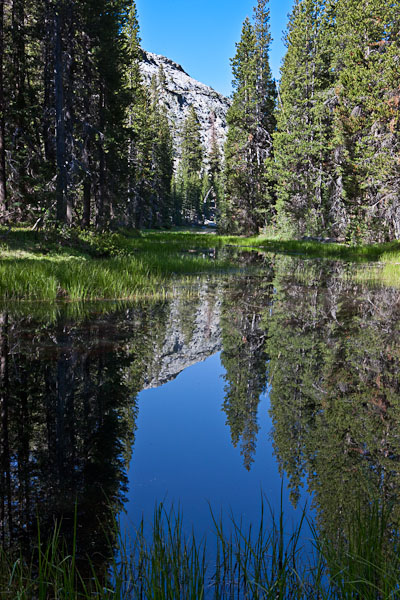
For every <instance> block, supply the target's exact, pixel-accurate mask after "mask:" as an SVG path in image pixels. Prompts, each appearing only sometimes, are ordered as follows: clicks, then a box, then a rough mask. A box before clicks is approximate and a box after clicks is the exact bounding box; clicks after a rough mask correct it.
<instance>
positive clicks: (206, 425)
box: [0, 257, 400, 556]
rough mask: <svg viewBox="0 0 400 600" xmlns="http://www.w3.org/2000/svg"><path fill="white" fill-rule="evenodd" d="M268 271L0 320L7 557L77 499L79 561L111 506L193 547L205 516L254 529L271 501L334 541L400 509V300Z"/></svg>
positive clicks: (342, 270)
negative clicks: (177, 514) (350, 527)
mask: <svg viewBox="0 0 400 600" xmlns="http://www.w3.org/2000/svg"><path fill="white" fill-rule="evenodd" d="M252 260H254V259H252ZM260 261H261V262H260V264H259V265H258V268H257V270H254V268H251V269H249V271H248V272H246V269H245V268H244V269H242V271H241V272H240V273H239V274H236V275H234V276H233V275H232V276H227V275H224V276H222V275H221V276H219V277H218V276H214V277H213V278H212V279H203V278H201V279H199V280H198V282H197V284H196V290H195V291H194V290H193V289H191V291H190V294H188V290H187V289H186V288H185V287H183V286H182V287H180V286H179V285H176V289H175V292H174V295H173V298H172V299H170V300H168V301H165V302H158V303H150V302H149V303H147V304H143V303H142V304H135V305H114V304H106V303H103V304H101V305H96V306H95V305H92V306H90V305H85V306H74V305H69V306H64V307H58V308H57V307H46V306H44V305H40V306H38V305H22V304H21V305H13V306H3V307H2V308H1V312H0V354H1V362H0V378H1V381H0V383H1V396H0V406H1V415H0V418H1V448H0V453H1V454H0V460H1V463H0V464H1V467H0V468H1V481H0V484H1V505H0V535H1V539H2V544H3V545H4V546H5V547H10V546H11V547H12V546H14V545H19V546H22V547H23V548H25V549H26V550H27V551H29V548H30V543H31V540H32V539H33V538H34V535H35V531H36V528H37V519H39V521H40V525H41V527H42V529H43V530H44V531H45V530H46V529H47V530H50V529H51V527H52V524H53V522H54V520H55V519H60V517H62V518H63V528H64V529H65V532H66V535H68V531H71V529H72V528H71V522H72V521H73V518H74V511H75V505H76V506H77V513H78V525H79V535H78V542H79V545H80V546H79V552H80V553H81V554H82V555H85V554H87V553H89V555H92V556H94V555H96V556H100V555H102V554H103V555H106V547H107V539H106V538H107V535H106V530H107V523H108V521H109V516H108V515H109V513H108V506H109V505H110V504H111V505H112V506H113V508H114V510H115V511H117V512H118V511H122V509H123V512H122V513H121V514H123V516H122V519H121V523H122V526H123V527H125V528H128V529H129V528H131V529H132V530H134V528H135V526H137V524H138V523H139V521H140V519H141V517H142V516H144V518H145V521H148V522H149V521H151V518H152V515H153V510H154V506H155V505H156V503H157V502H160V501H164V502H165V503H166V504H168V505H172V504H173V505H174V506H175V507H179V508H180V509H181V510H182V512H183V516H184V520H185V522H186V523H187V526H188V528H189V529H190V528H191V527H192V526H194V528H195V530H196V532H197V533H198V534H199V536H200V537H201V536H203V535H205V534H207V533H209V531H210V529H211V519H210V507H211V508H212V510H213V511H214V512H215V514H219V512H220V511H221V509H222V510H223V511H224V512H225V514H226V513H229V512H230V511H231V514H232V515H233V516H234V517H235V518H236V519H237V520H240V519H243V521H244V522H245V523H250V522H251V521H253V520H255V519H256V518H257V517H258V514H259V509H260V498H261V496H262V495H264V497H265V498H266V499H267V500H268V502H269V504H270V507H271V510H272V511H275V512H279V510H280V505H281V502H282V503H283V509H284V514H285V519H286V521H287V522H290V523H296V522H297V521H298V520H299V518H300V514H301V511H302V509H303V507H304V506H307V511H308V515H309V516H310V517H312V518H313V519H314V520H315V523H316V525H317V527H318V529H319V530H320V531H323V532H324V533H325V534H326V535H329V536H333V537H334V536H335V535H337V532H338V531H339V529H340V528H342V527H344V524H345V523H346V520H351V519H352V518H353V516H354V511H355V510H358V509H359V507H360V505H363V503H368V502H369V501H370V500H371V498H375V497H376V498H379V500H380V501H381V502H384V503H390V502H392V501H393V500H396V499H397V498H398V486H399V482H400V477H399V473H400V469H399V464H400V463H399V460H400V436H399V431H400V427H399V425H400V401H399V388H400V381H399V372H400V371H399V358H400V343H399V328H400V325H399V323H400V321H399V316H400V293H399V292H398V291H397V290H395V289H392V288H385V287H379V288H370V287H366V286H365V285H361V284H358V283H356V282H355V281H354V279H353V278H352V277H351V274H349V270H350V267H348V266H346V265H344V264H341V263H333V262H323V261H302V260H300V259H298V258H290V257H269V258H267V257H261V258H260ZM398 506H399V504H398V503H396V506H395V508H394V511H393V519H394V520H395V521H396V523H397V520H398V517H399V509H398ZM110 525H111V523H110ZM305 547H307V543H306V541H305Z"/></svg>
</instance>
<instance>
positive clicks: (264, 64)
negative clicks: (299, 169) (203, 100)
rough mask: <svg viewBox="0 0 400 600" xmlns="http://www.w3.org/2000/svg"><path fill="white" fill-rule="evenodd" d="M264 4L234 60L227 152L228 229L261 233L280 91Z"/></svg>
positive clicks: (247, 26)
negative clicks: (272, 67)
mask: <svg viewBox="0 0 400 600" xmlns="http://www.w3.org/2000/svg"><path fill="white" fill-rule="evenodd" d="M267 6H268V3H267V1H266V0H259V2H258V4H257V7H256V9H255V19H254V26H253V24H252V23H251V22H250V19H248V18H247V19H246V20H245V22H244V24H243V29H242V36H241V40H240V42H239V43H238V44H237V45H236V55H235V57H234V58H233V59H232V71H233V77H234V79H233V88H234V94H233V101H232V105H231V107H230V109H229V111H228V114H227V121H228V125H229V130H228V137H227V142H226V146H225V179H226V186H225V197H226V206H225V210H224V211H223V212H225V215H226V218H225V222H223V223H222V224H221V225H222V228H224V229H227V230H230V231H233V232H240V233H256V232H257V231H258V229H259V227H260V226H262V225H264V224H265V223H266V222H267V221H268V220H269V213H270V210H271V209H270V204H271V199H272V198H271V185H270V182H269V181H268V178H267V169H266V161H267V159H269V158H270V157H271V156H272V133H273V129H274V125H275V123H274V118H273V106H274V102H275V85H274V82H273V81H272V77H271V71H270V67H269V60H268V51H269V45H270V41H271V37H270V33H269V10H268V8H267Z"/></svg>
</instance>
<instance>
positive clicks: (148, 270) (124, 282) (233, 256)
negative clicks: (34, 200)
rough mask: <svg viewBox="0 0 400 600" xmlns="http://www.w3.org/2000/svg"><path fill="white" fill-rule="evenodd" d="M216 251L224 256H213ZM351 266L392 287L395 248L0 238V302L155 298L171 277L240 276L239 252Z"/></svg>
mask: <svg viewBox="0 0 400 600" xmlns="http://www.w3.org/2000/svg"><path fill="white" fill-rule="evenodd" d="M221 249H226V251H224V252H221V251H220V250H221ZM246 250H248V251H253V252H254V251H258V252H265V253H272V254H273V253H281V254H287V255H291V256H299V257H305V258H307V257H308V258H317V257H318V258H324V259H335V260H346V261H354V262H368V261H378V260H380V261H384V263H385V264H386V265H387V270H386V271H385V270H384V269H383V270H382V269H377V270H376V272H375V273H373V272H372V271H370V270H368V272H367V274H366V275H362V276H364V277H366V276H367V275H374V276H376V277H378V278H379V279H380V280H381V281H384V282H386V281H390V282H392V281H394V280H395V279H396V278H397V279H398V280H399V281H400V275H399V273H398V271H399V272H400V270H397V268H395V267H396V266H397V265H396V264H395V263H396V262H400V245H399V243H398V242H393V243H390V244H380V245H372V246H357V247H350V246H346V245H343V244H323V243H320V242H313V241H295V240H279V239H270V238H266V237H265V236H257V237H251V238H244V237H238V236H218V235H214V234H209V233H205V234H201V235H200V234H199V233H194V232H192V231H190V232H185V231H176V232H174V231H169V232H163V231H144V232H140V233H138V232H136V231H134V232H129V231H122V232H119V233H103V234H100V233H94V232H90V231H79V230H58V231H40V232H36V231H35V232H32V231H30V230H29V229H26V228H25V229H24V228H15V229H12V230H11V231H5V230H3V233H2V232H1V231H0V299H8V300H16V299H24V300H42V301H53V302H54V301H60V300H68V301H78V300H99V299H137V298H140V297H148V298H150V297H151V298H154V299H158V298H162V297H165V296H166V294H167V293H168V288H169V283H170V282H171V281H173V280H174V279H177V278H178V277H181V278H182V277H187V278H192V277H193V276H198V275H199V274H207V273H208V274H209V273H229V272H234V271H235V270H237V269H240V260H239V254H238V253H239V252H240V251H246Z"/></svg>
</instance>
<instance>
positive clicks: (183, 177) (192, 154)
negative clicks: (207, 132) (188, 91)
mask: <svg viewBox="0 0 400 600" xmlns="http://www.w3.org/2000/svg"><path fill="white" fill-rule="evenodd" d="M202 171H203V147H202V144H201V137H200V123H199V119H198V116H197V114H196V110H195V108H194V106H193V105H191V106H190V108H189V112H188V116H187V118H186V121H185V123H184V126H183V132H182V158H181V164H180V166H179V173H178V182H179V183H178V186H179V195H180V204H181V211H182V217H183V220H184V222H187V223H194V222H198V221H200V220H201V219H202V210H201V206H200V204H201V190H202Z"/></svg>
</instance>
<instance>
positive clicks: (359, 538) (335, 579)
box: [0, 503, 400, 600]
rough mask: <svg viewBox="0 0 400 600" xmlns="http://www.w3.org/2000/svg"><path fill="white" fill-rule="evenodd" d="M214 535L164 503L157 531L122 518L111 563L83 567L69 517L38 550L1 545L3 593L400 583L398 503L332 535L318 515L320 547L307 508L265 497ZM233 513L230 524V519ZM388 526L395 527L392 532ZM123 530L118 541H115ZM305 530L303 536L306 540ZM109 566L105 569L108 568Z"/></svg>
mask: <svg viewBox="0 0 400 600" xmlns="http://www.w3.org/2000/svg"><path fill="white" fill-rule="evenodd" d="M211 518H212V522H213V526H214V534H213V536H212V538H211V540H210V538H208V539H207V540H204V539H203V540H200V541H198V540H197V539H196V536H195V535H194V533H193V532H192V533H189V534H188V533H187V531H186V528H185V527H184V523H183V519H182V514H181V513H179V512H175V511H174V509H173V508H171V509H168V510H167V509H166V508H165V507H164V505H162V504H161V505H159V506H157V507H156V508H155V512H154V519H153V523H152V527H151V533H150V534H146V532H147V530H148V526H147V525H148V524H145V523H144V522H143V521H142V522H141V523H140V524H139V527H138V528H137V530H136V532H135V535H134V536H133V537H132V539H129V538H127V537H126V536H125V537H124V536H122V535H121V534H120V532H119V526H118V523H117V520H115V531H114V532H112V535H110V537H109V540H110V552H109V555H110V559H109V561H108V569H106V570H104V569H101V570H96V567H95V566H94V564H93V563H92V562H91V560H90V558H87V559H86V563H87V564H86V566H87V567H88V568H86V569H85V571H86V572H89V573H90V575H89V576H87V575H86V576H85V577H84V576H83V575H82V574H81V571H80V569H79V567H78V564H82V557H79V556H78V551H77V541H76V540H77V536H76V531H77V527H76V519H75V526H74V527H75V529H74V535H73V542H72V547H71V548H66V546H65V542H64V541H63V540H62V538H61V535H60V530H61V528H60V526H58V525H55V527H54V531H53V532H52V534H51V535H50V536H49V538H48V539H47V540H45V541H44V540H43V539H41V533H40V531H39V532H38V539H37V542H36V545H35V548H34V549H33V551H32V556H31V558H30V559H29V560H26V558H25V559H24V558H23V557H22V554H19V555H16V554H15V553H14V554H11V553H9V552H6V551H5V550H4V549H3V550H0V597H1V598H2V599H3V598H4V599H7V598H10V599H11V598H12V599H13V600H14V599H21V600H25V599H26V600H28V599H29V600H36V599H37V600H45V599H46V600H48V599H50V598H51V599H54V600H66V599H67V598H68V599H69V600H72V599H76V600H81V599H82V600H89V598H90V599H98V600H102V599H104V600H105V599H107V600H111V599H112V600H116V599H118V600H125V599H126V600H128V599H129V600H136V599H138V600H139V599H148V598H152V599H154V600H202V599H207V598H210V599H211V598H212V599H215V600H228V599H232V598H241V599H249V600H259V599H260V600H261V599H271V600H272V599H274V600H277V599H280V600H289V599H293V600H306V599H307V600H309V599H315V600H317V599H318V600H328V599H329V600H339V599H349V600H350V599H351V600H355V599H360V598H362V599H363V600H380V599H381V600H383V599H389V598H390V599H391V598H397V597H398V594H399V589H400V587H399V586H400V570H399V566H400V564H399V560H400V554H399V544H398V534H397V533H396V534H395V532H393V531H390V510H382V509H381V508H380V507H379V504H376V503H372V504H371V506H370V507H369V508H367V509H365V507H364V508H363V510H361V509H360V511H359V512H358V513H357V514H356V515H355V518H354V519H353V520H352V522H351V523H350V524H349V525H348V527H347V529H346V530H345V531H344V532H343V533H342V535H341V536H339V537H337V538H336V539H335V540H334V541H331V540H330V539H328V538H327V537H324V535H322V534H319V533H318V532H317V529H316V528H315V527H314V526H313V525H310V537H311V538H312V543H313V546H314V551H313V552H311V554H309V555H308V556H306V557H305V555H304V547H303V545H304V539H303V538H304V531H303V530H304V527H305V525H307V523H306V517H305V511H303V513H302V515H301V518H300V521H299V523H298V524H297V525H296V526H295V527H294V528H293V529H291V530H290V529H288V527H287V525H286V524H285V520H284V515H283V511H282V508H281V512H280V514H279V515H278V516H277V518H275V517H274V515H272V514H271V513H266V512H265V510H264V503H263V504H262V507H261V516H260V519H259V521H258V524H257V525H256V526H254V525H249V526H248V527H246V526H244V524H243V523H242V522H240V521H239V522H237V521H235V519H234V518H233V517H232V516H231V518H230V519H228V520H227V519H226V515H222V516H221V517H220V518H216V517H215V515H214V514H213V513H211ZM227 523H228V525H227ZM388 529H389V531H390V533H389V534H388ZM115 539H117V545H116V546H115V545H114V541H111V540H115ZM302 540H303V541H302ZM100 573H101V574H100Z"/></svg>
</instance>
